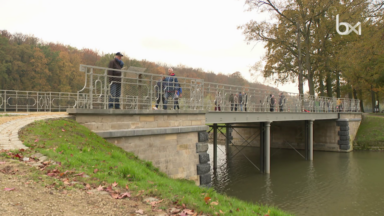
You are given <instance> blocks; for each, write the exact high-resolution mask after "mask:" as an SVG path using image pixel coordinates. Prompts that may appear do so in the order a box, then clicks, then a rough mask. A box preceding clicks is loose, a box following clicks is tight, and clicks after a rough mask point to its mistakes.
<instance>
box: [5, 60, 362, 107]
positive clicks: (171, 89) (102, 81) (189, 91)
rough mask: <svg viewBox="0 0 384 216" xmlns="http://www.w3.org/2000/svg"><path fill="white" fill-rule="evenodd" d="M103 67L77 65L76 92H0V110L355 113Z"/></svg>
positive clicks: (303, 99) (316, 99) (344, 101)
mask: <svg viewBox="0 0 384 216" xmlns="http://www.w3.org/2000/svg"><path fill="white" fill-rule="evenodd" d="M108 70H110V68H103V67H96V66H89V65H80V71H82V72H84V76H85V84H84V87H83V88H82V89H81V90H80V91H78V92H77V93H68V92H37V91H17V90H0V111H2V112H7V111H16V112H18V111H24V112H40V111H43V112H55V111H66V109H67V108H82V109H109V108H118V109H127V110H151V109H159V110H164V109H167V110H174V109H178V108H179V109H180V110H203V111H217V112H219V111H225V112H303V113H305V112H311V113H312V112H316V113H320V112H325V113H327V112H360V106H359V105H360V101H359V100H355V99H348V98H329V97H320V96H309V95H299V94H296V93H289V92H282V91H267V90H262V89H257V88H251V87H244V86H236V85H227V84H220V83H211V82H204V80H203V79H193V78H186V77H179V76H175V77H176V78H177V82H175V81H176V79H175V77H172V76H169V75H158V74H148V73H144V72H143V71H144V69H140V68H133V69H131V68H129V69H128V70H114V71H117V72H120V73H121V76H119V77H117V76H110V75H108ZM177 92H181V94H177ZM175 93H176V95H177V96H175Z"/></svg>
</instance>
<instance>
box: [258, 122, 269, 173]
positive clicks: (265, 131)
mask: <svg viewBox="0 0 384 216" xmlns="http://www.w3.org/2000/svg"><path fill="white" fill-rule="evenodd" d="M270 134H271V122H260V171H261V172H262V173H270V172H271V168H270V161H271V135H270Z"/></svg>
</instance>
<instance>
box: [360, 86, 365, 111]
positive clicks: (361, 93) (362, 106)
mask: <svg viewBox="0 0 384 216" xmlns="http://www.w3.org/2000/svg"><path fill="white" fill-rule="evenodd" d="M359 98H360V111H361V112H364V105H363V91H362V90H361V89H360V90H359Z"/></svg>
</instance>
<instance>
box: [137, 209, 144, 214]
mask: <svg viewBox="0 0 384 216" xmlns="http://www.w3.org/2000/svg"><path fill="white" fill-rule="evenodd" d="M135 213H137V214H144V211H143V209H139V210H137V211H135Z"/></svg>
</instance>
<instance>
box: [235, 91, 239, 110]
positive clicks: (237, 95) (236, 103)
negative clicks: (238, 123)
mask: <svg viewBox="0 0 384 216" xmlns="http://www.w3.org/2000/svg"><path fill="white" fill-rule="evenodd" d="M234 99H235V111H237V106H238V105H239V94H236V95H235V97H234Z"/></svg>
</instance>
